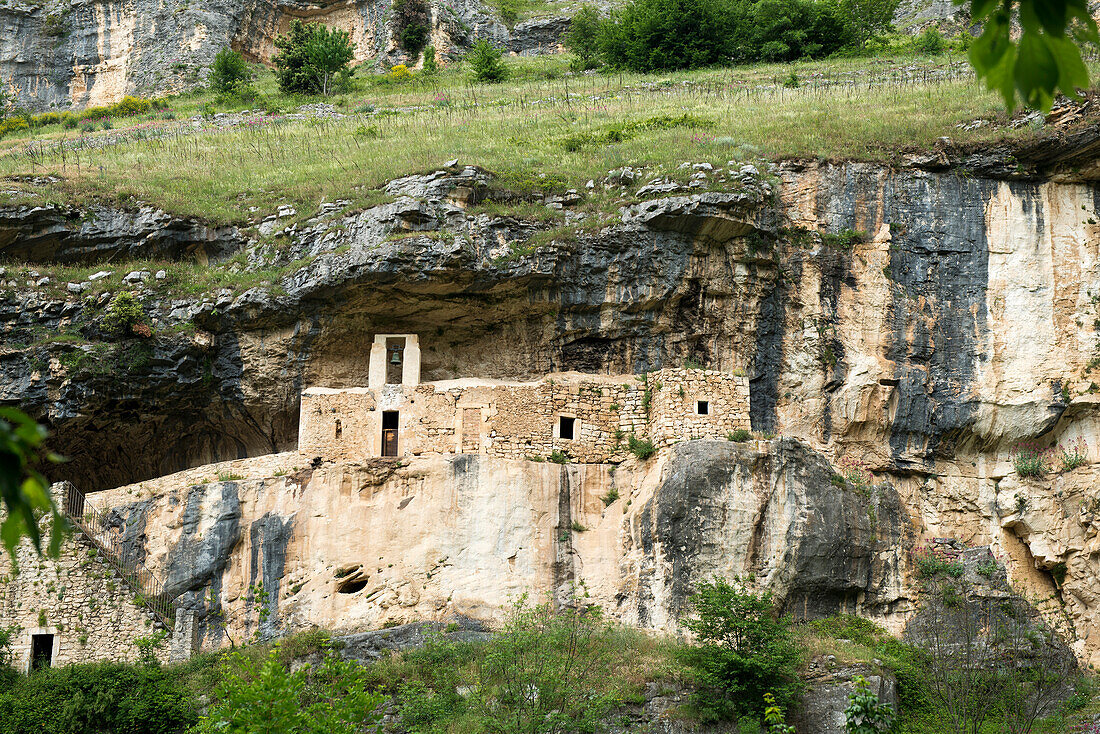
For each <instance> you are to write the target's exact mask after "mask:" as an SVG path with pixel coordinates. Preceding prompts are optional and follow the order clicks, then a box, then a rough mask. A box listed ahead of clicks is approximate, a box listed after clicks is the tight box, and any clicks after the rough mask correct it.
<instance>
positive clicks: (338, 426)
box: [336, 418, 344, 438]
mask: <svg viewBox="0 0 1100 734" xmlns="http://www.w3.org/2000/svg"><path fill="white" fill-rule="evenodd" d="M343 432H344V426H343V425H342V424H341V423H340V419H339V418H337V419H336V438H340V434H342V433H343Z"/></svg>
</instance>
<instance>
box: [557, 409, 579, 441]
mask: <svg viewBox="0 0 1100 734" xmlns="http://www.w3.org/2000/svg"><path fill="white" fill-rule="evenodd" d="M576 422H577V419H576V418H569V417H568V416H564V415H563V416H561V418H560V423H559V424H558V437H559V438H563V439H565V440H566V441H572V440H573V424H574V423H576Z"/></svg>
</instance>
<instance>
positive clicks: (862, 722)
mask: <svg viewBox="0 0 1100 734" xmlns="http://www.w3.org/2000/svg"><path fill="white" fill-rule="evenodd" d="M855 684H856V687H855V690H854V691H852V693H851V694H850V695H849V696H848V708H846V709H844V731H846V732H847V733H848V734H884V732H888V731H890V729H891V727H893V724H894V709H893V707H891V706H890V705H888V704H883V703H879V700H878V694H877V693H875V692H873V691H872V690H871V684H870V683H868V682H867V679H866V678H864V677H863V676H862V675H861V676H858V677H856V680H855Z"/></svg>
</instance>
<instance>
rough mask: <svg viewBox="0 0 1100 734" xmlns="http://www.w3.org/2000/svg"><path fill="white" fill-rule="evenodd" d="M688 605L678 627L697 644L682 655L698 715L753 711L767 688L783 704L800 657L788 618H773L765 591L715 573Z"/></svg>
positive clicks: (791, 693) (791, 694)
mask: <svg viewBox="0 0 1100 734" xmlns="http://www.w3.org/2000/svg"><path fill="white" fill-rule="evenodd" d="M689 604H690V607H691V612H692V616H691V617H690V618H688V619H686V620H685V621H684V626H685V627H687V628H688V629H689V630H691V631H692V632H693V633H694V634H695V638H696V640H697V643H698V644H696V645H695V646H693V647H691V648H689V649H688V650H687V652H686V653H685V655H686V662H687V663H688V664H689V665H690V666H691V667H692V668H694V669H695V672H696V678H697V681H698V683H699V688H698V689H697V690H696V692H695V694H694V695H693V700H692V702H693V705H694V706H695V708H696V709H697V710H698V712H699V715H700V718H701V719H702V720H703V721H704V722H708V721H720V720H730V719H736V718H737V717H738V716H740V715H743V714H749V715H758V714H760V713H761V712H760V711H759V709H758V707H759V706H760V704H759V702H760V701H763V700H764V695H765V694H767V693H771V694H773V695H774V696H775V701H776V705H778V706H780V707H781V708H784V709H786V708H789V707H790V706H791V704H792V703H793V702H794V701H795V700H796V698H797V696H798V694H799V691H800V689H801V685H800V683H799V679H798V676H797V674H796V667H797V665H798V663H799V657H800V656H799V652H798V649H797V647H796V646H795V645H794V642H793V641H792V637H791V626H790V620H789V619H787V618H782V617H779V615H778V611H777V610H776V608H775V603H774V602H773V601H772V598H771V595H770V594H769V593H767V592H763V593H761V594H755V593H753V592H751V591H748V590H746V589H745V588H743V587H742V586H741V585H740V584H738V583H735V584H731V583H729V582H727V581H726V580H724V579H720V578H719V579H716V580H714V581H713V582H711V583H705V584H702V585H701V586H700V587H699V591H698V592H697V593H696V594H694V595H692V596H691V598H690V599H689ZM750 702H751V703H750Z"/></svg>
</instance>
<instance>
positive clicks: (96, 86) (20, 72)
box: [0, 0, 508, 108]
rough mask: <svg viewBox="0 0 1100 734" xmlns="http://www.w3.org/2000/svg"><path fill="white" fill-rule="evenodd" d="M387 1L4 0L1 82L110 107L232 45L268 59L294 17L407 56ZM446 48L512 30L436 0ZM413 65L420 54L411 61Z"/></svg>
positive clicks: (40, 100)
mask: <svg viewBox="0 0 1100 734" xmlns="http://www.w3.org/2000/svg"><path fill="white" fill-rule="evenodd" d="M390 5H391V3H390V2H389V1H388V0H364V1H362V2H321V3H304V2H295V1H294V0H286V1H283V0H248V1H247V2H243V3H234V2H224V0H199V1H198V2H194V3H191V2H188V0H176V1H175V2H167V3H161V2H148V1H147V0H75V1H74V2H69V0H63V1H62V0H38V1H34V2H29V1H28V0H6V1H5V2H3V3H0V83H2V84H4V86H5V87H6V88H7V89H8V90H9V91H11V92H13V93H15V94H16V95H17V97H18V99H19V101H20V102H21V103H23V104H26V105H29V106H32V107H35V108H49V107H67V106H69V105H73V106H75V107H78V108H79V107H84V106H87V105H102V104H110V103H113V102H116V101H118V100H119V99H120V98H121V97H122V96H123V95H124V94H143V95H147V96H155V95H158V94H164V93H169V92H177V91H181V90H183V89H188V88H191V87H194V86H195V85H197V84H205V83H206V79H205V76H206V71H207V69H208V68H209V65H210V63H211V61H212V60H213V58H214V55H215V54H216V53H217V52H218V51H219V50H221V49H222V48H225V47H226V46H230V47H232V48H234V49H237V50H239V51H241V52H242V53H244V55H245V56H246V57H247V58H250V59H252V60H254V61H268V60H270V58H271V55H272V53H273V52H274V46H273V41H274V39H275V37H276V36H277V35H278V34H280V33H285V32H286V30H287V28H288V27H289V24H290V21H291V20H292V19H294V18H301V19H303V20H315V21H321V22H324V23H325V24H326V25H329V26H331V27H334V28H341V29H343V30H346V31H348V32H349V34H350V35H351V39H352V40H353V41H354V42H355V43H356V45H357V48H356V60H357V61H360V62H362V61H368V60H369V61H375V60H377V61H379V62H381V63H383V64H393V63H401V62H403V61H407V59H405V57H404V54H403V52H402V51H401V50H400V49H399V48H398V42H397V40H395V38H394V29H393V27H392V25H393V24H392V22H391V19H390V18H391V13H390ZM430 6H431V16H432V32H431V38H432V42H433V43H434V44H435V45H436V47H437V49H438V50H439V52H440V53H441V54H447V53H449V52H451V51H453V50H458V49H461V48H463V47H465V46H466V45H468V43H469V42H470V39H472V38H474V37H485V38H490V39H493V40H495V41H497V42H499V43H505V42H506V41H507V40H508V30H507V29H506V28H505V27H504V25H503V24H501V23H500V21H499V20H497V19H496V18H495V17H493V16H492V15H491V14H489V12H488V11H486V10H485V9H484V8H483V6H482V5H481V4H480V3H478V2H477V0H454V1H453V2H436V3H430ZM412 61H413V62H415V59H414V60H412Z"/></svg>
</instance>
